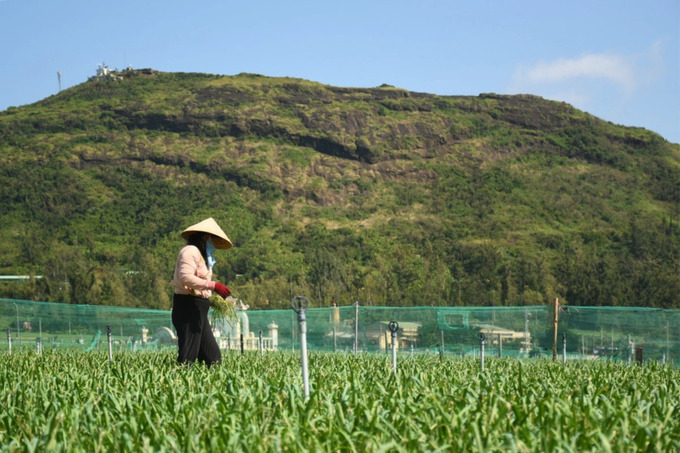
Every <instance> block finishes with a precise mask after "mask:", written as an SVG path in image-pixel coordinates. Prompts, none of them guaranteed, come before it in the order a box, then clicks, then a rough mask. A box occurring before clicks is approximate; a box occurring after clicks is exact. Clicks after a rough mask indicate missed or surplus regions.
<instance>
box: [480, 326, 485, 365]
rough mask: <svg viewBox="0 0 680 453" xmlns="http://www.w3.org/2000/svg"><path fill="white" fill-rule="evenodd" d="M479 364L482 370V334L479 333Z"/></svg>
mask: <svg viewBox="0 0 680 453" xmlns="http://www.w3.org/2000/svg"><path fill="white" fill-rule="evenodd" d="M479 364H480V368H481V371H484V334H483V333H482V332H480V333H479Z"/></svg>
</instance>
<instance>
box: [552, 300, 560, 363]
mask: <svg viewBox="0 0 680 453" xmlns="http://www.w3.org/2000/svg"><path fill="white" fill-rule="evenodd" d="M559 306H560V302H559V299H557V298H555V304H554V305H553V362H554V361H555V360H557V326H558V316H559V315H558V313H559V311H560V310H559Z"/></svg>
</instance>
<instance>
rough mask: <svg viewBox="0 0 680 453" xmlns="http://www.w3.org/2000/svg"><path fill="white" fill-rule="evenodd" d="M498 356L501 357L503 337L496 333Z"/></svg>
mask: <svg viewBox="0 0 680 453" xmlns="http://www.w3.org/2000/svg"><path fill="white" fill-rule="evenodd" d="M498 357H503V337H502V336H501V334H498Z"/></svg>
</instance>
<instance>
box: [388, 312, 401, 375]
mask: <svg viewBox="0 0 680 453" xmlns="http://www.w3.org/2000/svg"><path fill="white" fill-rule="evenodd" d="M388 327H389V329H390V332H392V369H393V370H394V371H395V373H396V371H397V330H399V323H398V322H397V321H390V324H389V326H388Z"/></svg>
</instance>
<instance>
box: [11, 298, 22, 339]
mask: <svg viewBox="0 0 680 453" xmlns="http://www.w3.org/2000/svg"><path fill="white" fill-rule="evenodd" d="M12 303H13V304H14V308H16V310H17V340H19V344H21V330H19V306H18V305H17V304H15V303H14V302H12Z"/></svg>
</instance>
